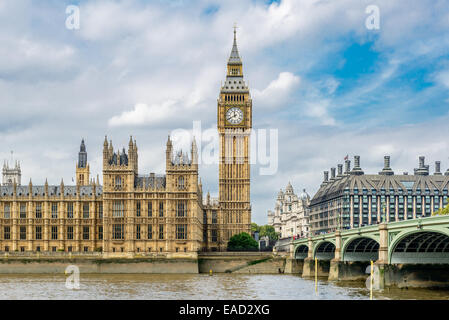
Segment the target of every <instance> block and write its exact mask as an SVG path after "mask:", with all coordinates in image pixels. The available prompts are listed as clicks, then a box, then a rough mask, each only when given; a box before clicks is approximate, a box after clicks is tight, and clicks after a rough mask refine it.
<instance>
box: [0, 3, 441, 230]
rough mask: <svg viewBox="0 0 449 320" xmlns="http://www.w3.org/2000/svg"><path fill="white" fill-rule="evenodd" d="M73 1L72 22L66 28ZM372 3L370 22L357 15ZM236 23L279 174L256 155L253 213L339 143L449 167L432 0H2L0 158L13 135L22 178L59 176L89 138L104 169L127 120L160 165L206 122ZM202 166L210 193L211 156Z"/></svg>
mask: <svg viewBox="0 0 449 320" xmlns="http://www.w3.org/2000/svg"><path fill="white" fill-rule="evenodd" d="M70 4H77V5H79V7H80V29H79V30H68V29H67V28H66V27H65V20H66V18H67V15H66V13H65V9H66V6H67V5H70ZM368 5H377V6H378V8H379V10H380V29H379V30H368V29H367V28H366V26H365V20H366V19H367V17H368V14H367V13H365V9H366V7H367V6H368ZM234 22H236V23H237V24H238V26H239V28H238V45H239V51H240V54H241V56H242V58H243V62H244V74H245V78H246V80H248V81H249V84H250V88H251V93H252V98H253V115H254V121H253V126H254V128H256V129H260V128H266V129H278V132H279V168H278V170H277V173H276V174H275V175H270V176H261V175H259V174H258V169H259V166H258V165H255V166H254V167H253V169H252V186H251V188H252V189H251V197H252V205H253V220H254V221H255V222H257V223H259V224H262V223H266V212H267V210H268V209H271V208H272V207H273V206H274V202H275V196H276V194H277V192H278V190H279V189H280V188H285V186H286V185H287V183H288V181H291V183H292V185H293V187H294V188H295V191H297V192H300V191H301V190H302V189H303V188H306V189H307V190H308V192H309V194H310V195H313V194H314V192H315V191H316V190H317V189H318V187H319V185H320V183H321V180H322V175H323V174H322V172H323V171H324V170H329V169H330V167H336V165H337V164H338V163H342V162H343V157H344V156H345V155H346V154H349V155H350V156H351V157H352V156H353V155H360V156H361V165H362V168H363V169H364V170H365V172H367V173H376V172H378V171H380V170H381V167H382V164H383V156H384V155H390V156H391V164H392V168H393V170H395V171H396V172H397V173H402V172H403V171H408V172H412V170H413V168H414V167H416V166H417V162H418V157H419V156H420V155H424V156H426V161H427V163H429V164H430V165H431V168H433V162H434V161H436V160H441V161H442V170H446V169H447V168H448V167H449V159H448V157H449V152H448V141H447V136H448V133H449V132H448V131H449V130H448V126H447V123H448V120H449V114H448V113H449V112H448V103H449V91H448V89H449V49H448V48H449V31H448V30H449V4H448V2H447V1H438V0H437V1H435V0H419V1H418V0H417V1H399V0H398V1H388V0H385V1H365V0H345V1H316V0H283V1H256V0H239V1H237V0H235V1H234V0H229V1H226V2H224V1H205V0H203V1H138V0H131V1H119V0H117V1H112V0H111V1H97V0H93V1H65V0H64V1H59V0H58V1H56V0H53V1H39V2H37V1H31V0H29V1H26V0H14V1H13V0H3V1H1V2H0V42H1V44H2V45H1V46H0V97H1V98H0V102H1V104H0V124H1V125H0V143H1V145H2V146H3V148H1V150H0V157H2V158H5V159H8V158H9V157H10V150H14V154H15V157H16V158H18V159H19V160H21V162H22V171H23V180H24V181H23V182H24V183H27V182H28V180H29V178H30V177H32V179H33V183H36V184H39V183H43V182H44V181H45V178H48V180H49V183H53V184H59V182H60V180H61V178H64V181H71V179H72V177H73V176H74V167H75V161H76V155H77V151H78V147H79V142H80V140H81V138H82V137H84V138H85V139H86V145H87V150H88V158H89V162H90V163H91V170H92V173H94V174H97V173H101V157H102V154H101V148H102V142H103V139H104V136H105V135H106V134H107V135H108V137H109V138H110V139H112V140H113V144H114V147H115V148H116V149H118V148H120V147H121V146H126V145H127V141H128V139H129V135H133V137H135V139H136V140H137V144H138V146H139V169H140V172H141V173H142V174H146V173H149V172H157V173H162V172H163V171H164V169H165V168H164V155H165V153H164V148H165V141H166V137H167V134H169V133H170V132H172V131H173V130H176V129H179V128H185V129H191V128H192V121H201V124H202V127H203V128H211V127H213V126H214V125H215V121H216V99H217V97H218V93H219V86H220V81H223V80H224V79H225V66H226V61H227V58H228V56H229V53H230V50H231V46H232V36H233V34H232V27H233V24H234ZM138 106H140V107H138ZM179 147H184V148H185V147H186V146H185V145H179ZM200 176H201V177H202V180H203V188H204V191H205V192H207V190H210V191H211V193H212V195H216V194H217V191H218V171H217V167H216V166H215V165H202V166H201V168H200Z"/></svg>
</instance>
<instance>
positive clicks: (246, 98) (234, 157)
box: [217, 28, 252, 243]
mask: <svg viewBox="0 0 449 320" xmlns="http://www.w3.org/2000/svg"><path fill="white" fill-rule="evenodd" d="M217 122H218V125H217V127H218V134H219V141H220V163H219V171H220V172H219V205H220V213H221V220H222V228H221V230H220V231H221V238H222V240H223V243H227V241H228V240H229V238H230V237H232V236H233V235H235V234H238V233H240V232H247V233H250V232H251V204H250V158H249V157H250V150H249V147H250V133H251V126H252V100H251V96H250V93H249V88H248V86H247V84H246V83H245V80H244V79H243V70H242V60H241V59H240V56H239V52H238V49H237V39H236V30H235V28H234V44H233V46H232V51H231V55H230V57H229V60H228V65H227V74H226V81H225V82H224V84H223V85H222V86H221V90H220V96H219V98H218V110H217Z"/></svg>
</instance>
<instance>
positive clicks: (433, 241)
mask: <svg viewBox="0 0 449 320" xmlns="http://www.w3.org/2000/svg"><path fill="white" fill-rule="evenodd" d="M388 262H389V263H392V264H395V263H411V264H443V263H444V264H449V230H448V229H446V228H432V229H430V228H429V229H427V228H426V229H418V230H412V231H404V232H401V233H399V234H398V235H397V236H396V237H395V238H394V239H393V241H392V242H391V244H390V246H389V248H388Z"/></svg>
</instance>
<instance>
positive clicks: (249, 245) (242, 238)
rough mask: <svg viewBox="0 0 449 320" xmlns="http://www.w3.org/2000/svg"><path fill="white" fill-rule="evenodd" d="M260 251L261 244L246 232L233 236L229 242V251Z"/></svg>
mask: <svg viewBox="0 0 449 320" xmlns="http://www.w3.org/2000/svg"><path fill="white" fill-rule="evenodd" d="M257 250H259V244H258V243H257V241H256V240H254V239H253V238H252V237H251V235H249V234H248V233H246V232H242V233H239V234H236V235H233V236H232V237H231V239H229V242H228V251H257Z"/></svg>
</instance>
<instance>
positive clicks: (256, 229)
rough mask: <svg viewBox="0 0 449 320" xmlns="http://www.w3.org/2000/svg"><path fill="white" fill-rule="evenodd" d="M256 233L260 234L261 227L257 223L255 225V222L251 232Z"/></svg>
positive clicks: (252, 224)
mask: <svg viewBox="0 0 449 320" xmlns="http://www.w3.org/2000/svg"><path fill="white" fill-rule="evenodd" d="M256 231H258V232H259V233H260V227H259V226H258V225H257V223H255V222H252V223H251V232H253V233H254V232H256Z"/></svg>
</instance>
